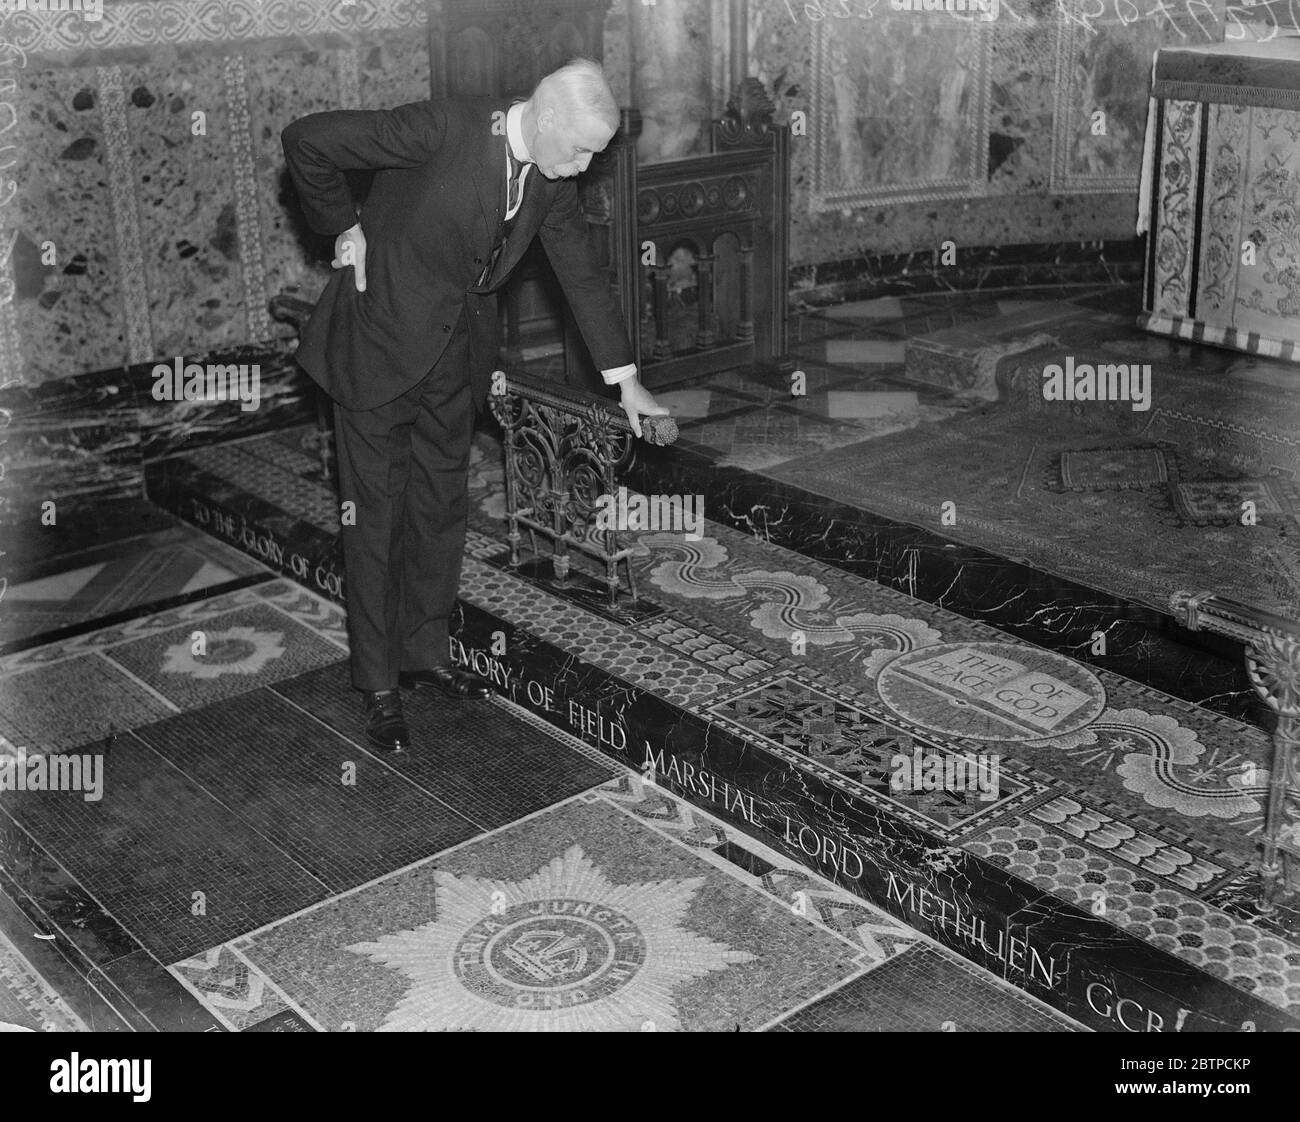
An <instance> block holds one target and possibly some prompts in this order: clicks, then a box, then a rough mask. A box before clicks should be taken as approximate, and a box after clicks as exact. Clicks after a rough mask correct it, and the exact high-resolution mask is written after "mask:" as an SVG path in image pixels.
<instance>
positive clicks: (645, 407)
mask: <svg viewBox="0 0 1300 1122" xmlns="http://www.w3.org/2000/svg"><path fill="white" fill-rule="evenodd" d="M619 390H620V392H621V393H622V395H623V400H622V402H621V404H622V406H623V412H624V413H626V414H627V419H628V423H629V424H630V425H631V426H632V431H633V432H634V433H636V434H637V436H640V435H641V418H642V417H666V416H668V410H667V409H666V408H665V407H664V406H662V405H660V404H658V403H657V402H656V401H655V399H654V398H653V397H651V396H650V391H649V390H647V389H646V388H645V386H643V385H642V384H641V379H640V378H638V377H636V375H633V376H632V377H631V378H626V379H624V380H623V381H622V382H620V383H619Z"/></svg>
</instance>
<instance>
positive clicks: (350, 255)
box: [330, 222, 366, 292]
mask: <svg viewBox="0 0 1300 1122" xmlns="http://www.w3.org/2000/svg"><path fill="white" fill-rule="evenodd" d="M330 264H331V265H333V266H334V268H336V269H346V268H347V267H348V266H349V265H351V266H353V267H354V268H355V270H356V274H355V276H356V282H357V291H358V292H365V290H366V235H365V234H363V233H362V232H361V223H360V222H358V223H357V224H356V225H355V226H353V227H352V229H350V230H344V231H343V233H341V234H340V235H339V236H338V237H337V238H335V239H334V260H333V261H331V262H330Z"/></svg>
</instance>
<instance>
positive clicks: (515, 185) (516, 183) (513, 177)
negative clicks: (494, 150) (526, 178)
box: [506, 141, 524, 214]
mask: <svg viewBox="0 0 1300 1122" xmlns="http://www.w3.org/2000/svg"><path fill="white" fill-rule="evenodd" d="M506 159H507V160H509V161H510V186H509V188H508V189H507V191H506V213H507V214H509V213H510V212H511V211H512V210H514V209H515V207H517V206H518V205H519V189H520V187H521V186H522V184H521V182H520V180H521V178H522V176H523V173H524V165H523V164H521V163H520V162H519V161H518V160H516V159H515V154H514V153H513V152H512V151H510V142H509V141H507V142H506Z"/></svg>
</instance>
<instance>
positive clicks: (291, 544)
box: [145, 459, 343, 604]
mask: <svg viewBox="0 0 1300 1122" xmlns="http://www.w3.org/2000/svg"><path fill="white" fill-rule="evenodd" d="M145 484H146V490H147V494H148V496H149V498H150V499H151V500H152V501H153V502H156V503H157V504H158V505H159V506H161V507H163V508H164V509H165V510H168V511H170V512H171V513H172V514H174V515H176V516H177V517H178V518H180V519H182V520H183V521H185V522H188V523H190V524H191V525H193V526H197V527H198V528H199V529H200V530H204V531H206V532H207V533H209V534H211V535H212V536H213V537H215V538H217V539H218V540H219V541H223V542H225V543H226V544H227V545H231V546H234V547H235V548H236V549H239V550H242V551H243V552H244V553H246V554H248V556H250V557H252V558H255V559H256V560H258V561H260V562H262V564H264V565H266V566H267V567H269V568H271V569H273V570H275V571H276V572H278V573H280V574H281V575H283V576H286V577H292V578H293V579H294V580H296V581H298V582H299V583H301V584H303V585H305V586H306V587H307V588H310V589H311V590H312V591H313V592H316V593H317V594H318V595H321V596H325V597H328V598H329V599H331V600H334V601H335V602H336V603H339V604H342V603H343V562H342V552H341V549H340V546H339V542H338V539H337V538H336V537H335V536H333V535H330V534H327V533H325V532H324V531H322V530H321V529H320V528H319V527H318V526H314V525H312V524H311V523H309V522H304V521H302V520H301V519H297V518H294V517H292V516H291V515H287V514H285V512H284V511H283V510H281V509H280V508H279V507H277V506H274V505H273V504H271V503H268V502H266V501H265V500H263V499H259V498H257V497H256V496H253V495H249V494H248V493H247V492H244V491H240V490H238V489H236V488H233V487H231V485H230V484H229V483H227V482H226V481H225V480H223V479H220V478H218V477H217V476H215V475H210V474H208V473H207V472H204V471H202V470H201V469H199V468H197V467H195V466H194V465H193V464H190V463H186V462H185V461H183V460H179V459H169V460H162V461H159V462H157V463H154V464H150V465H149V466H148V467H147V469H146V471H145Z"/></svg>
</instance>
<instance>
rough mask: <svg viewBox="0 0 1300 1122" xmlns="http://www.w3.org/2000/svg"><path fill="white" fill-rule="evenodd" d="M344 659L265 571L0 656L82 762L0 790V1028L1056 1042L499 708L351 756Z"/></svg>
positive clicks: (754, 849)
mask: <svg viewBox="0 0 1300 1122" xmlns="http://www.w3.org/2000/svg"><path fill="white" fill-rule="evenodd" d="M199 636H202V637H204V638H205V639H206V648H201V647H200V648H196V646H195V640H196V637H199ZM345 649H346V648H345V641H344V637H343V617H342V613H341V612H340V610H339V609H338V608H337V607H335V606H334V605H332V604H330V603H329V602H327V601H325V600H323V599H320V598H318V597H317V596H315V595H313V594H311V593H309V592H306V591H305V590H302V589H301V588H298V587H297V586H295V585H293V584H291V583H289V582H287V581H280V580H271V581H268V582H265V583H263V584H261V585H258V586H256V587H252V588H247V589H241V590H238V591H235V592H233V593H229V594H226V595H223V596H217V597H212V598H209V599H207V600H201V601H198V602H195V603H193V604H187V605H185V606H183V607H181V608H178V609H176V610H173V611H169V612H161V613H155V614H154V615H151V616H145V617H140V618H137V619H133V620H130V621H128V622H127V623H124V624H122V625H119V626H116V627H110V628H105V629H102V630H100V631H96V632H90V633H87V634H83V635H77V636H74V637H72V638H69V639H66V640H63V641H61V642H56V643H53V644H48V645H46V646H43V647H38V648H34V649H31V650H24V651H21V652H16V653H14V654H11V655H8V656H5V657H3V658H0V717H2V719H3V722H4V728H5V737H6V740H5V742H4V743H3V746H2V748H0V750H2V751H3V752H4V753H6V754H7V755H9V756H14V755H15V754H16V752H17V749H18V748H19V747H23V748H26V749H27V751H28V752H36V751H37V750H44V751H46V752H52V751H55V750H58V751H60V752H63V753H65V754H75V755H76V756H78V757H80V758H81V759H83V760H86V761H90V760H92V759H97V760H98V761H99V765H98V766H99V767H100V768H101V769H102V771H101V773H100V774H101V779H100V781H99V785H98V788H97V790H96V791H95V792H94V793H93V794H92V793H91V792H90V791H89V789H87V790H84V791H82V792H81V793H80V794H79V793H77V792H76V791H66V790H65V791H49V792H46V791H37V790H8V791H5V792H4V793H3V794H0V1030H6V1029H9V1030H14V1031H21V1030H28V1031H84V1030H85V1029H86V1028H87V1027H88V1025H89V1024H94V1025H95V1027H96V1028H99V1029H101V1030H102V1029H104V1028H113V1027H119V1028H134V1029H138V1030H145V1031H148V1030H153V1029H159V1030H163V1031H204V1030H213V1029H215V1030H227V1031H254V1032H287V1031H313V1030H319V1031H446V1030H454V1031H494V1030H505V1031H563V1030H578V1031H605V1030H635V1031H706V1030H714V1031H737V1030H740V1031H751V1030H761V1029H767V1028H776V1027H781V1028H788V1029H793V1030H796V1031H817V1030H823V1029H835V1028H837V1027H841V1026H842V1025H844V1024H846V1023H849V1022H851V1023H852V1024H853V1026H854V1027H855V1029H856V1030H859V1031H885V1030H893V1029H900V1030H902V1029H906V1030H915V1031H972V1032H974V1031H1013V1030H1022V1031H1023V1030H1032V1031H1052V1032H1055V1031H1067V1032H1068V1031H1079V1028H1080V1026H1078V1025H1077V1024H1075V1023H1074V1022H1073V1021H1071V1020H1070V1019H1069V1018H1067V1017H1064V1016H1062V1015H1060V1014H1059V1013H1057V1012H1055V1011H1053V1010H1051V1009H1049V1008H1048V1007H1046V1006H1044V1005H1042V1004H1041V1003H1039V1002H1037V1001H1035V1000H1033V999H1032V998H1031V997H1027V996H1025V995H1024V994H1021V993H1020V992H1018V991H1017V990H1015V989H1014V988H1012V987H1011V986H1008V985H1007V984H1006V983H1005V982H1002V981H1000V980H999V979H997V978H996V977H994V976H993V975H992V974H990V973H988V972H986V971H983V970H979V969H977V968H974V967H972V966H970V965H969V964H967V963H965V962H963V961H961V960H960V958H959V957H958V956H956V955H955V954H953V953H952V952H951V951H949V950H946V949H944V948H942V947H940V946H938V945H936V944H935V943H933V942H932V941H930V940H927V939H926V938H925V937H924V936H922V935H920V934H918V933H917V932H915V931H913V930H911V929H910V928H908V927H907V926H906V925H904V924H902V923H900V922H899V921H898V920H897V919H894V918H892V917H890V916H888V915H886V914H885V913H883V912H881V911H879V910H878V909H875V908H872V907H871V906H869V905H867V904H864V903H863V902H862V901H861V900H858V899H856V898H855V897H853V896H852V895H851V894H849V893H847V892H845V891H844V890H842V889H838V888H836V887H834V886H833V885H831V884H830V883H829V882H827V881H825V880H822V879H821V878H819V877H816V876H814V875H812V874H810V873H809V872H808V871H807V870H805V869H803V868H801V867H800V866H799V865H798V863H797V862H794V861H791V860H790V859H789V858H788V857H785V856H782V855H780V854H778V853H776V852H775V851H773V850H771V849H769V848H767V847H765V846H763V845H762V844H761V843H759V842H757V841H756V840H754V839H752V838H748V837H746V836H744V835H743V834H739V833H738V832H737V831H735V830H734V829H733V828H731V827H729V826H727V825H725V824H724V823H722V822H721V821H719V820H718V819H716V818H714V817H712V816H710V815H709V814H707V813H704V812H702V811H700V810H698V809H695V808H692V807H690V806H688V805H687V804H686V803H685V802H683V801H682V800H681V799H679V798H677V797H675V796H673V795H672V794H671V793H670V792H668V791H665V790H663V789H662V788H658V787H655V786H653V785H651V784H648V783H646V782H644V781H643V780H642V779H641V778H639V777H637V776H636V775H635V774H633V773H632V772H631V771H629V770H628V769H627V768H623V767H619V766H617V765H614V764H611V763H610V762H609V761H608V760H606V759H605V757H604V756H602V755H601V754H600V753H599V752H597V751H595V750H593V749H591V748H589V747H587V746H586V745H584V744H582V743H581V742H580V741H579V740H577V739H575V738H573V737H570V736H568V735H566V734H564V733H563V732H560V731H558V730H556V729H554V728H553V727H552V726H550V725H549V724H547V723H545V722H543V721H540V720H538V719H537V718H536V717H533V716H531V715H530V714H528V713H527V712H526V711H524V710H522V709H520V708H518V707H517V706H514V705H512V704H511V703H510V702H508V701H505V700H501V699H495V700H493V701H491V702H488V703H486V704H484V705H481V706H457V705H455V704H453V703H450V702H444V701H442V700H441V699H437V700H428V699H426V698H424V697H423V696H414V697H408V699H407V713H408V717H409V719H410V722H411V725H412V730H413V733H414V735H415V736H416V738H417V744H418V745H419V746H420V748H419V750H418V751H415V752H411V753H409V754H407V755H405V756H402V757H393V758H389V757H383V758H379V757H376V756H374V755H372V754H371V753H369V752H368V751H366V750H365V749H364V748H362V747H361V746H359V744H358V743H357V742H358V740H359V739H361V728H360V724H359V721H358V716H357V710H356V707H355V704H354V702H355V698H354V696H353V695H352V692H351V691H350V689H349V688H348V685H347V678H346V670H345V663H344V662H343V661H342V656H343V654H344V653H345ZM87 683H96V684H95V685H94V687H93V688H91V689H89V690H87V689H86V684H87ZM74 698H75V699H77V700H72V699H74ZM41 699H52V700H51V701H50V702H49V703H48V704H42V703H41ZM2 762H3V761H2V760H0V763H2ZM86 766H87V768H89V766H90V765H89V763H87V765H86ZM5 931H9V932H10V933H11V934H13V936H14V938H15V939H17V938H18V937H19V936H22V937H23V938H25V939H27V940H28V941H29V942H31V941H32V940H48V942H36V943H34V944H33V945H35V946H37V947H39V948H41V949H42V950H43V951H45V952H46V953H47V954H49V955H55V954H59V955H61V956H62V958H63V959H64V960H65V961H66V962H67V963H70V964H72V966H73V967H74V968H75V969H77V970H79V977H78V978H77V979H75V982H76V983H77V984H75V985H68V986H67V987H66V989H67V992H66V998H65V996H64V995H63V994H61V992H60V985H56V984H55V983H54V982H52V981H50V980H49V979H47V978H46V977H44V976H43V974H42V972H41V970H39V969H37V968H36V967H34V966H33V965H32V963H31V962H30V961H29V960H28V959H27V958H26V957H24V955H23V954H22V953H21V952H20V951H19V950H18V949H17V947H16V946H15V945H14V943H13V942H11V941H10V940H9V939H8V938H6V937H5V936H4V935H3V932H5ZM895 962H897V963H898V964H899V966H900V967H901V968H900V969H892V970H890V971H889V972H888V973H887V974H882V975H881V976H880V982H879V984H877V983H876V982H875V981H874V979H873V975H874V973H875V971H876V970H877V969H879V968H882V967H885V966H889V965H891V964H893V963H895ZM66 981H67V979H61V982H62V983H66ZM936 986H937V987H939V988H938V989H936ZM946 993H951V994H952V1000H951V1001H949V1000H947V998H946V997H943V996H940V995H942V994H946ZM78 1006H80V1007H82V1008H84V1009H86V1010H87V1012H86V1013H85V1014H82V1013H79V1012H78V1011H77V1007H78ZM106 1018H108V1019H107V1020H106ZM791 1018H797V1020H795V1021H793V1022H792V1023H790V1024H787V1023H786V1022H787V1021H790V1020H791Z"/></svg>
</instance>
